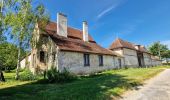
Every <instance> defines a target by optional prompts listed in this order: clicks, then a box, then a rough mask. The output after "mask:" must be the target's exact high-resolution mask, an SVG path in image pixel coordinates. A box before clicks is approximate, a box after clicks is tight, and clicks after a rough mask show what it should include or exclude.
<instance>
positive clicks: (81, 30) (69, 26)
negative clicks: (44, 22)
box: [50, 21, 83, 32]
mask: <svg viewBox="0 0 170 100" xmlns="http://www.w3.org/2000/svg"><path fill="white" fill-rule="evenodd" d="M50 22H53V23H55V24H57V22H55V21H50ZM67 28H72V29H75V30H79V31H82V32H83V30H81V29H78V28H75V27H73V26H70V25H68V26H67Z"/></svg>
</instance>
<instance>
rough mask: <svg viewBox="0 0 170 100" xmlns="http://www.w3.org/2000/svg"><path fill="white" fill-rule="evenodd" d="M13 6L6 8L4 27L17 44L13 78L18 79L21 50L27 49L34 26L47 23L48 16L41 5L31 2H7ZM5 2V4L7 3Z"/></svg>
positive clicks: (25, 0)
mask: <svg viewBox="0 0 170 100" xmlns="http://www.w3.org/2000/svg"><path fill="white" fill-rule="evenodd" d="M11 1H13V2H12V4H13V6H7V7H6V10H5V11H7V12H6V15H5V25H6V26H8V29H10V31H11V35H12V36H13V37H14V39H15V40H16V41H17V43H18V57H17V58H18V59H17V69H16V76H15V78H16V79H18V78H19V69H20V59H21V48H22V47H23V48H25V47H28V46H29V44H30V40H31V38H32V32H33V30H34V28H35V24H36V23H37V22H39V21H42V22H48V18H49V17H48V16H47V14H46V11H45V9H44V6H43V5H42V4H38V5H37V6H36V5H34V6H32V2H33V1H32V0H9V1H8V2H11ZM8 2H7V3H8ZM8 31H9V30H8Z"/></svg>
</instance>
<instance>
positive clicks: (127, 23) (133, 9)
mask: <svg viewBox="0 0 170 100" xmlns="http://www.w3.org/2000/svg"><path fill="white" fill-rule="evenodd" d="M39 2H43V4H44V5H45V7H46V9H47V10H48V12H49V13H50V15H51V20H52V21H56V15H57V12H62V13H64V14H66V15H67V16H68V24H69V26H72V27H75V28H78V29H82V21H84V20H86V21H88V24H89V33H90V35H92V36H93V38H94V39H95V41H96V42H97V43H98V44H100V45H102V46H103V47H106V48H107V47H109V46H110V45H111V43H112V42H113V41H114V40H115V38H116V37H119V38H122V39H124V40H128V41H130V42H133V43H137V44H143V45H145V46H147V45H149V44H151V43H153V42H155V41H161V42H162V43H164V44H169V46H170V0H48V1H47V0H40V1H39Z"/></svg>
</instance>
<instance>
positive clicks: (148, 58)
mask: <svg viewBox="0 0 170 100" xmlns="http://www.w3.org/2000/svg"><path fill="white" fill-rule="evenodd" d="M109 49H110V50H112V51H114V52H116V53H118V54H120V55H121V56H123V57H124V66H126V67H138V66H139V67H146V66H155V65H160V64H161V61H160V60H159V58H156V57H154V56H153V55H151V54H150V53H149V52H148V51H147V49H146V48H145V47H144V46H142V45H136V44H133V43H130V42H127V41H124V40H122V39H119V38H117V39H116V40H115V41H114V42H113V43H112V45H111V46H110V48H109Z"/></svg>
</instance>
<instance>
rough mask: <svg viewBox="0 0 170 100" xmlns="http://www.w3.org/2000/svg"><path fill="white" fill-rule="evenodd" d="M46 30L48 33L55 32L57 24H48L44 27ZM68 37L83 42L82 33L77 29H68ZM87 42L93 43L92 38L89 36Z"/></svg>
mask: <svg viewBox="0 0 170 100" xmlns="http://www.w3.org/2000/svg"><path fill="white" fill-rule="evenodd" d="M46 30H49V31H54V32H56V31H57V23H55V22H49V23H48V25H47V26H46ZM67 31H68V37H69V38H75V39H81V40H83V32H82V31H81V30H79V29H75V28H72V27H68V29H67ZM89 42H95V41H94V40H93V38H92V37H91V36H90V35H89Z"/></svg>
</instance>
